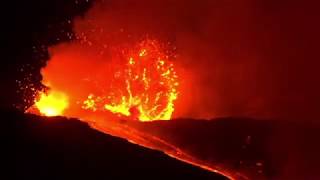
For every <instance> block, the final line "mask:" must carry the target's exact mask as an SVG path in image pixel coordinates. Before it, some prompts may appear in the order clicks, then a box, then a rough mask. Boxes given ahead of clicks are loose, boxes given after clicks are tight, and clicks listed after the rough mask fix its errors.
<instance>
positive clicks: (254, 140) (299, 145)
mask: <svg viewBox="0 0 320 180" xmlns="http://www.w3.org/2000/svg"><path fill="white" fill-rule="evenodd" d="M128 123H130V124H132V126H134V127H136V128H137V129H139V130H140V131H143V132H145V133H149V134H152V135H154V136H157V137H160V138H161V139H163V140H165V141H166V142H170V143H171V144H173V145H174V146H176V147H179V148H180V149H182V150H184V151H185V152H187V153H188V154H190V155H192V156H193V157H196V158H197V159H200V160H203V161H205V162H207V163H209V164H211V165H213V166H217V167H219V168H221V169H224V170H226V171H228V172H231V173H232V174H234V175H235V176H236V177H238V175H241V176H243V177H246V178H248V179H267V180H269V179H272V180H317V179H320V175H319V172H320V143H319V142H320V141H319V139H320V125H319V124H316V123H311V121H310V120H307V119H306V120H304V121H303V120H301V121H299V122H293V121H289V120H273V121H271V120H256V119H246V118H220V119H213V120H192V119H178V120H172V121H155V122H148V123H138V122H133V123H131V122H128ZM237 174H238V175H237Z"/></svg>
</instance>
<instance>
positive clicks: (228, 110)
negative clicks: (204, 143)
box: [0, 0, 320, 121]
mask: <svg viewBox="0 0 320 180" xmlns="http://www.w3.org/2000/svg"><path fill="white" fill-rule="evenodd" d="M97 2H99V3H100V1H97ZM90 4H91V2H89V3H88V2H86V1H82V0H79V1H63V0H59V1H57V0H55V1H40V0H32V1H28V2H25V1H18V0H14V1H10V2H9V1H8V2H7V3H5V4H4V5H3V6H2V8H3V9H5V10H3V11H2V15H1V16H2V19H3V21H2V27H3V28H2V33H1V34H2V35H3V36H4V46H3V47H4V49H3V50H4V53H3V54H2V55H3V56H2V58H1V63H2V65H1V82H2V84H3V86H2V93H1V94H2V96H1V99H0V100H1V107H8V106H11V105H12V104H21V103H23V102H22V99H23V98H21V97H22V94H24V93H21V92H16V90H17V89H18V87H19V86H18V85H17V82H16V80H19V81H23V83H25V84H34V86H35V87H39V86H40V79H41V76H40V74H39V68H40V67H41V66H44V65H45V60H47V59H48V54H47V46H50V45H52V44H56V43H58V42H61V41H64V40H67V39H68V37H67V36H66V34H67V33H66V32H70V33H71V32H72V25H71V23H69V22H68V21H69V20H72V19H73V17H74V16H79V15H83V14H84V13H85V10H86V9H88V8H89V7H90ZM317 7H319V6H318V2H316V1H311V0H307V1H302V0H291V1H289V0H280V1H276V0H269V1H262V0H259V1H253V0H243V1H237V2H231V1H227V0H223V1H211V0H210V1H209V0H208V1H205V0H203V1H182V0H181V1H180V0H178V1H170V0H166V1H161V2H160V1H159V2H152V3H150V2H148V1H139V2H135V1H130V0H127V1H121V2H119V1H112V0H110V1H103V3H101V5H99V6H95V7H94V8H95V10H91V11H89V14H86V15H85V16H84V17H85V18H84V21H81V20H79V24H81V23H85V22H86V20H87V19H86V18H88V17H100V18H101V17H104V15H100V14H95V13H94V12H99V11H101V10H103V11H106V12H107V13H106V14H108V12H109V13H110V14H111V15H110V17H111V19H112V18H114V19H115V21H116V20H119V21H118V22H117V23H113V22H112V21H110V22H108V23H106V24H107V25H113V27H112V28H118V27H120V26H125V27H126V28H127V30H128V32H130V33H137V34H139V33H141V32H142V30H145V31H148V32H149V33H155V34H158V36H159V37H165V38H168V39H171V40H172V41H173V42H174V43H175V44H176V46H177V48H178V53H179V55H180V59H178V63H179V64H181V66H183V67H184V68H185V69H186V71H191V76H192V81H191V82H192V85H193V88H191V89H190V90H189V91H188V92H186V93H185V94H186V95H185V98H184V100H183V101H180V102H179V101H178V102H177V103H178V105H177V106H178V107H179V103H180V104H182V103H184V104H185V103H186V102H187V104H190V106H189V107H185V108H181V109H178V110H177V115H178V116H192V117H198V116H200V117H201V116H202V117H212V116H232V115H235V116H254V117H261V118H277V119H281V118H287V119H303V120H312V121H316V120H317V119H318V118H319V115H318V107H319V106H320V96H319V95H318V92H319V90H320V85H319V75H318V65H319V64H320V63H319V54H318V51H317V48H318V47H319V45H318V42H319V40H320V39H319V34H318V32H319V30H320V25H319V23H317V21H318V19H319V13H318V9H317ZM97 9H98V10H97ZM128 12H129V13H128ZM112 13H114V14H112ZM110 17H107V18H106V20H110ZM108 18H109V19H108ZM102 20H103V18H102ZM97 21H99V19H98V20H97ZM100 21H101V20H100ZM136 24H139V26H137V25H136ZM109 27H110V26H109ZM112 28H109V29H112ZM76 29H77V28H76ZM78 30H79V29H78ZM80 31H81V28H80ZM21 67H23V71H21ZM30 73H31V75H29V74H30ZM193 74H196V76H194V75H193ZM26 79H27V80H26ZM188 83H190V82H188ZM29 93H30V92H29ZM190 94H197V96H189V95H190ZM187 97H192V99H191V98H187Z"/></svg>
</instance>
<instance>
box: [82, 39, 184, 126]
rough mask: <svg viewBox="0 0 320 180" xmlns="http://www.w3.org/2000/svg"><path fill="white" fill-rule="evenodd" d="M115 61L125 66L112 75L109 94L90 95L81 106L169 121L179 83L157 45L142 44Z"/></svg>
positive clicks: (145, 42) (132, 116)
mask: <svg viewBox="0 0 320 180" xmlns="http://www.w3.org/2000/svg"><path fill="white" fill-rule="evenodd" d="M118 58H119V61H120V59H125V60H126V63H124V64H125V65H124V66H122V67H121V68H120V69H119V70H116V71H115V72H114V75H113V77H114V79H111V85H110V88H109V90H108V93H107V94H106V95H102V96H96V95H94V94H90V95H89V96H88V98H87V100H85V101H84V103H83V106H82V107H83V108H84V109H87V110H93V111H96V110H100V111H104V110H108V111H111V112H112V113H115V114H118V115H121V116H128V117H130V118H131V119H138V120H140V121H150V120H169V119H171V116H172V113H173V111H174V101H175V100H176V98H177V95H178V92H177V86H178V85H179V83H178V80H177V74H176V72H175V70H174V66H173V64H172V63H169V61H168V56H166V55H165V54H164V53H163V52H162V50H161V49H160V45H159V43H158V42H157V41H154V40H145V41H142V42H141V43H140V44H139V45H138V46H137V47H136V48H133V50H129V51H128V52H127V53H123V54H121V55H120V57H118Z"/></svg>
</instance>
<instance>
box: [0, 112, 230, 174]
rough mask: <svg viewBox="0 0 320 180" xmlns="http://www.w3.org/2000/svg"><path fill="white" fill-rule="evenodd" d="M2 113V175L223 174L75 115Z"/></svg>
mask: <svg viewBox="0 0 320 180" xmlns="http://www.w3.org/2000/svg"><path fill="white" fill-rule="evenodd" d="M1 114H2V118H1V122H2V124H1V131H0V132H1V138H2V141H1V142H2V148H1V151H2V153H1V156H2V158H1V159H2V160H3V161H2V164H4V165H5V169H3V170H4V171H3V172H4V173H1V175H0V179H35V180H37V179H39V180H40V179H41V180H42V179H47V180H51V179H68V180H69V179H124V178H134V179H136V178H137V179H154V178H156V179H158V178H161V179H163V178H165V179H172V178H174V179H177V178H178V179H182V178H184V179H211V180H225V179H227V178H225V177H223V176H221V175H218V174H215V173H213V172H209V171H206V170H203V169H200V168H198V167H195V166H192V165H189V164H186V163H183V162H181V161H178V160H176V159H173V158H170V157H168V156H166V155H165V154H163V153H161V152H159V151H155V150H150V149H147V148H143V147H141V146H138V145H134V144H131V143H129V142H128V141H126V140H124V139H121V138H117V137H113V136H110V135H107V134H103V133H101V132H99V131H96V130H94V129H92V128H90V127H89V126H88V125H87V124H86V123H83V122H80V121H78V120H76V119H67V118H64V117H54V118H46V117H40V116H35V115H29V114H23V113H20V112H16V111H11V110H10V111H8V110H2V111H1ZM1 176H3V177H1Z"/></svg>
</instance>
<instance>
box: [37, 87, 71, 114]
mask: <svg viewBox="0 0 320 180" xmlns="http://www.w3.org/2000/svg"><path fill="white" fill-rule="evenodd" d="M68 106H69V102H68V97H67V96H66V95H65V94H64V93H62V92H58V91H50V92H49V93H48V94H45V93H44V92H41V93H40V98H39V100H38V101H36V102H35V107H36V108H37V109H38V110H39V111H40V113H41V114H43V115H45V116H58V115H63V112H64V110H65V109H66V108H67V107H68Z"/></svg>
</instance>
